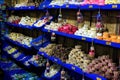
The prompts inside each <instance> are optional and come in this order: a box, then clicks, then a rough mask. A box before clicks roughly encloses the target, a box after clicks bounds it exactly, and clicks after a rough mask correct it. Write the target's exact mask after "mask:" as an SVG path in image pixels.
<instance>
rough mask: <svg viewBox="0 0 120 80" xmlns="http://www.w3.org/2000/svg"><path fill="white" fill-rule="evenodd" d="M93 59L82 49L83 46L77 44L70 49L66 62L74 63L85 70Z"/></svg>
mask: <svg viewBox="0 0 120 80" xmlns="http://www.w3.org/2000/svg"><path fill="white" fill-rule="evenodd" d="M91 60H92V59H91V58H90V57H89V56H88V55H87V54H85V53H84V52H83V51H82V50H81V46H80V45H76V46H75V48H74V49H72V50H71V51H70V54H69V56H68V60H67V61H66V63H69V64H74V65H76V66H78V67H80V68H81V69H83V70H84V71H85V70H86V69H87V66H88V65H89V63H90V62H91Z"/></svg>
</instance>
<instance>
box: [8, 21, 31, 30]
mask: <svg viewBox="0 0 120 80" xmlns="http://www.w3.org/2000/svg"><path fill="white" fill-rule="evenodd" d="M6 24H7V25H9V26H14V27H19V28H27V29H32V26H28V25H26V26H25V25H19V24H13V23H10V22H6Z"/></svg>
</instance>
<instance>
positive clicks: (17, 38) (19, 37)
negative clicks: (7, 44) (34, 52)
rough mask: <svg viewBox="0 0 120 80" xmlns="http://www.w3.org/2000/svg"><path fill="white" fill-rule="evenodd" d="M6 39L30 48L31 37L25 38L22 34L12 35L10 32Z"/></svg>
mask: <svg viewBox="0 0 120 80" xmlns="http://www.w3.org/2000/svg"><path fill="white" fill-rule="evenodd" d="M7 37H9V38H10V39H12V40H13V41H17V42H19V43H21V44H24V45H27V46H28V47H31V45H30V42H31V41H32V37H28V36H25V35H23V34H20V33H14V32H11V33H10V34H8V36H7Z"/></svg>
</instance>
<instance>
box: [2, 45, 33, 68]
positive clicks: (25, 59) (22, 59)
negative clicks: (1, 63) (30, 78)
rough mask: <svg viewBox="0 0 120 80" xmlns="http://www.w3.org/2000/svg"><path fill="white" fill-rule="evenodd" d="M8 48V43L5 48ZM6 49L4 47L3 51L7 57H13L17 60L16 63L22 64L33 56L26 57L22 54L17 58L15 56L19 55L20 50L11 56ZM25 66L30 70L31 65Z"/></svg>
mask: <svg viewBox="0 0 120 80" xmlns="http://www.w3.org/2000/svg"><path fill="white" fill-rule="evenodd" d="M7 46H9V44H7V43H6V45H5V47H7ZM5 47H3V51H4V52H5V53H6V55H8V56H9V57H11V58H12V59H15V60H16V61H19V62H20V63H22V64H23V63H25V62H26V61H28V60H29V59H31V58H32V56H26V55H24V53H21V54H20V55H19V56H18V57H17V58H15V57H14V55H15V54H17V53H18V52H19V50H16V51H15V52H13V53H11V54H9V53H8V52H7V51H6V50H4V48H5ZM24 65H25V64H24ZM25 66H26V67H28V68H29V67H30V64H29V65H25Z"/></svg>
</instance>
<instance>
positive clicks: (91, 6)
mask: <svg viewBox="0 0 120 80" xmlns="http://www.w3.org/2000/svg"><path fill="white" fill-rule="evenodd" d="M47 7H48V8H49V9H51V8H54V9H58V8H62V9H79V8H80V9H81V10H99V9H102V10H120V4H109V5H95V4H85V5H74V4H68V5H66V4H64V5H62V6H58V5H49V6H47Z"/></svg>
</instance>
